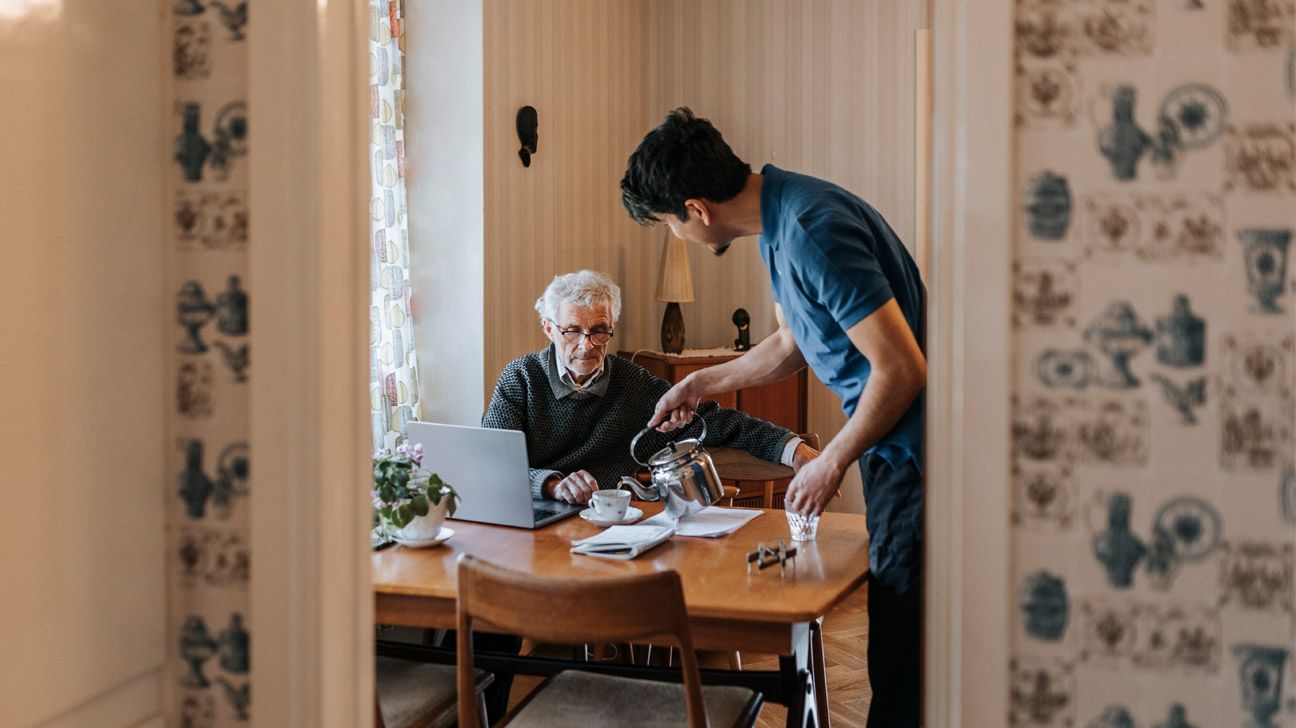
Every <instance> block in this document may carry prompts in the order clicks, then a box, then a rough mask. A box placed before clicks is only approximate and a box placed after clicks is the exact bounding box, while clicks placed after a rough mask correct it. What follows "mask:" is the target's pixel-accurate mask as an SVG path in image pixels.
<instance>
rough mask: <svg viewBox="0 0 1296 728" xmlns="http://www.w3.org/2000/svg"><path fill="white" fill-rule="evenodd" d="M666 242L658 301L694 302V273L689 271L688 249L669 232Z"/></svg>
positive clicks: (659, 278) (658, 277)
mask: <svg viewBox="0 0 1296 728" xmlns="http://www.w3.org/2000/svg"><path fill="white" fill-rule="evenodd" d="M665 242H666V244H665V245H664V246H663V247H662V259H661V271H660V272H659V273H658V274H657V300H658V301H669V302H675V303H688V302H690V301H692V300H693V271H692V270H690V269H689V259H688V248H687V247H686V245H685V243H684V241H683V240H680V239H679V238H677V237H675V236H674V235H671V234H670V232H669V231H668V232H667V233H666V241H665Z"/></svg>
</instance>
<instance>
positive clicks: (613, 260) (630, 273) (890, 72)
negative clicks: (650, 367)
mask: <svg viewBox="0 0 1296 728" xmlns="http://www.w3.org/2000/svg"><path fill="white" fill-rule="evenodd" d="M485 16H486V17H485V38H486V42H485V45H486V69H485V79H486V89H487V90H486V101H485V105H486V151H485V159H486V172H485V176H486V197H485V204H486V219H485V227H486V243H485V245H486V255H485V259H486V263H485V280H486V331H487V336H486V355H485V368H486V372H485V379H486V384H487V390H488V391H489V389H490V387H491V385H492V384H493V382H494V381H495V378H496V376H497V375H498V373H499V370H500V368H501V367H502V366H503V365H504V364H505V363H506V362H507V361H509V360H510V359H512V358H513V357H515V356H517V355H519V354H522V353H525V352H527V351H531V350H534V349H536V348H539V347H540V346H542V345H544V339H543V337H542V336H541V335H540V333H539V327H538V326H537V325H536V319H535V315H534V313H533V312H532V311H531V304H532V302H533V301H534V300H535V298H536V296H537V295H538V294H539V293H540V291H541V290H542V289H543V287H544V286H545V284H546V283H547V282H548V281H549V279H550V278H551V277H552V276H553V275H554V274H556V273H560V272H566V271H570V270H574V269H576V268H580V267H591V268H598V269H602V270H605V271H607V272H609V273H610V274H612V275H613V276H614V277H615V278H616V279H617V280H618V282H619V283H621V285H622V287H623V294H624V297H625V306H624V311H623V313H622V318H621V322H620V325H619V327H618V339H617V342H616V344H615V346H617V347H618V348H626V349H636V348H656V347H657V346H658V336H659V330H660V326H661V316H662V312H663V310H664V306H665V304H662V303H658V302H657V301H656V300H654V296H653V294H654V292H655V286H656V280H657V267H658V265H659V260H660V255H661V233H660V232H659V231H649V230H641V229H639V228H637V227H635V226H634V225H633V224H632V223H631V222H630V220H629V218H628V217H627V216H626V214H625V212H624V210H623V209H622V207H621V203H620V198H619V193H618V186H617V184H618V182H619V181H620V178H621V175H622V174H623V173H624V171H625V161H626V158H627V157H628V156H629V154H630V152H631V151H633V149H634V147H635V145H636V144H637V143H638V142H639V140H640V139H641V138H642V136H643V134H644V133H645V132H646V131H647V130H648V129H649V128H651V126H653V125H654V124H656V123H657V122H658V121H659V120H660V118H661V117H662V116H663V115H664V114H665V113H666V112H667V111H668V110H670V109H671V108H673V107H675V106H679V105H689V106H691V107H692V108H693V109H694V111H696V112H697V113H699V114H700V115H702V116H706V117H707V118H710V119H711V120H712V121H713V122H714V123H715V124H716V126H717V127H719V128H720V129H721V131H722V132H724V134H725V136H726V139H728V140H729V142H730V144H731V146H733V147H734V149H735V151H736V152H737V153H738V154H739V155H740V156H742V157H743V158H745V159H747V160H748V161H750V162H751V163H752V165H753V166H754V167H756V168H757V169H759V167H760V166H761V165H762V164H764V163H766V162H773V163H775V164H777V165H779V166H782V167H784V168H785V169H790V170H795V171H799V172H805V173H808V174H814V175H817V176H821V177H824V178H827V179H830V180H833V181H835V182H837V183H839V184H841V185H843V186H845V187H846V188H848V189H850V190H852V191H853V192H856V193H857V194H860V195H861V196H863V197H864V198H865V199H867V200H869V201H870V202H871V203H873V204H874V205H875V206H876V207H877V208H878V209H879V210H881V211H882V213H883V214H884V215H885V216H886V217H887V218H888V220H890V222H891V223H892V225H893V226H894V227H895V229H896V231H897V232H898V233H899V234H900V236H901V237H902V238H903V239H905V240H906V241H907V242H908V241H911V240H912V238H913V234H914V194H913V190H914V114H913V108H914V64H913V59H914V31H915V30H916V29H918V28H920V27H923V25H924V24H925V9H924V7H923V4H922V3H920V2H917V0H915V1H914V2H895V1H892V0H868V1H864V0H838V1H834V2H797V3H784V2H746V1H738V0H704V1H699V0H689V1H688V2H685V1H684V0H657V1H655V2H650V3H642V2H611V3H609V2H592V1H589V0H584V1H582V2H564V3H556V2H538V3H518V2H507V1H506V0H493V1H491V2H487V7H486V13H485ZM528 103H529V104H531V105H533V106H535V107H536V108H537V110H538V111H539V114H540V152H539V154H537V155H536V157H535V159H534V160H533V163H532V166H531V168H530V169H524V168H523V167H522V165H521V164H520V163H519V161H518V159H517V155H516V151H517V147H518V144H517V137H516V134H515V132H514V127H513V123H514V122H513V114H514V112H515V111H516V109H517V108H518V107H519V106H521V105H523V104H528ZM690 259H691V262H692V268H693V277H694V278H693V288H694V295H695V299H696V300H695V301H694V302H693V303H691V304H684V306H683V310H684V319H685V325H686V331H687V346H688V347H690V348H706V347H715V346H726V345H729V344H730V343H731V342H732V340H733V338H734V328H733V325H732V324H731V323H730V316H731V314H732V313H733V310H734V309H735V308H738V307H743V308H746V309H747V310H748V311H749V312H750V313H751V314H752V323H753V326H752V329H753V337H754V339H756V340H759V339H760V338H763V337H764V336H767V335H768V334H769V333H770V332H771V331H772V330H773V318H774V316H773V302H772V298H771V296H770V293H769V281H768V278H767V275H766V272H765V269H764V266H763V264H762V263H761V262H760V256H759V255H758V253H757V250H756V245H755V240H754V239H752V241H751V244H740V245H738V246H736V247H735V248H734V249H732V250H731V251H730V252H729V253H728V254H727V255H726V256H725V257H724V258H721V259H715V258H713V257H712V256H710V255H708V254H706V253H705V252H704V251H702V250H701V249H700V248H696V247H694V248H693V249H692V250H691V251H690ZM842 422H844V418H843V417H842V415H841V408H840V403H839V402H838V400H837V398H836V397H835V396H833V395H832V394H831V393H829V392H828V391H827V390H826V389H825V388H823V387H822V386H820V385H818V384H817V383H816V384H815V386H814V387H812V394H811V420H810V426H811V429H812V430H815V431H817V432H819V433H821V434H824V435H829V436H830V435H832V434H835V433H836V431H837V430H838V429H839V428H840V426H841V424H842ZM852 478H854V480H853V481H852V484H851V485H850V486H849V487H847V488H846V489H845V491H846V492H847V495H848V498H847V500H845V501H843V503H842V505H843V507H846V508H848V509H850V510H859V509H861V508H862V496H861V494H860V491H859V487H858V478H857V476H854V475H853V476H852Z"/></svg>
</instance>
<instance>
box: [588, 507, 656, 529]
mask: <svg viewBox="0 0 1296 728" xmlns="http://www.w3.org/2000/svg"><path fill="white" fill-rule="evenodd" d="M580 517H581V518H584V519H585V520H587V521H589V522H590V523H592V524H594V525H595V526H624V525H627V524H630V523H634V522H635V521H637V520H639V519H640V518H643V511H642V510H640V509H638V508H635V507H634V506H630V507H629V508H626V514H625V518H622V519H621V520H619V521H604V520H603V519H601V518H599V517H598V516H597V515H595V513H594V509H593V508H586V509H585V510H583V511H581V512H580Z"/></svg>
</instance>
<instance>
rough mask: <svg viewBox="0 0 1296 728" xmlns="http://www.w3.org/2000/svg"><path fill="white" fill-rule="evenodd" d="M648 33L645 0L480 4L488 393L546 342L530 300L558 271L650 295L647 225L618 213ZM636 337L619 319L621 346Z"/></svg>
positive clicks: (632, 300)
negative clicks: (528, 135)
mask: <svg viewBox="0 0 1296 728" xmlns="http://www.w3.org/2000/svg"><path fill="white" fill-rule="evenodd" d="M647 28H648V4H647V3H645V2H641V1H634V2H606V0H544V1H542V2H516V1H513V2H510V1H509V0H487V2H486V5H485V12H484V35H485V54H486V55H485V73H484V76H485V83H486V94H485V117H486V118H485V123H486V134H485V153H484V159H485V167H486V168H485V189H486V194H485V256H484V257H485V276H484V277H485V308H486V316H485V330H486V332H485V333H486V336H485V339H486V352H485V380H486V394H487V396H488V397H489V395H490V390H491V389H492V388H493V386H494V383H495V380H496V378H497V377H498V376H499V372H500V370H501V369H502V368H503V366H504V365H505V364H506V363H508V361H509V360H511V359H513V358H514V357H516V356H519V355H521V354H524V353H527V352H530V351H534V350H536V349H539V348H540V347H541V346H543V345H544V344H545V339H544V337H543V336H542V335H541V333H540V326H539V322H538V321H537V318H536V314H535V311H534V310H533V309H532V304H533V303H534V302H535V299H536V298H537V297H538V296H539V294H540V292H541V291H543V290H544V287H545V286H546V285H547V284H548V283H549V281H550V279H552V278H553V276H554V275H556V274H558V273H566V272H569V271H572V270H575V269H578V268H594V269H598V270H603V271H606V272H607V273H609V274H611V275H612V276H613V277H615V278H616V279H617V280H618V281H619V282H620V283H621V284H622V286H623V288H624V296H625V300H626V304H627V308H635V307H641V306H644V305H645V302H647V301H648V300H650V299H649V296H650V293H651V291H650V289H649V286H650V285H652V284H653V283H654V281H651V280H645V279H644V278H643V277H642V276H641V275H639V274H638V271H639V269H640V268H641V266H640V265H639V264H638V263H637V260H638V256H639V255H641V253H642V249H643V243H644V241H645V240H646V239H647V238H646V233H647V231H646V230H643V229H641V228H640V227H639V226H637V225H635V224H634V223H633V222H632V221H631V220H630V218H629V217H628V216H626V214H625V212H624V211H623V209H622V207H621V201H620V192H619V187H618V183H619V182H620V180H621V175H622V174H624V172H625V160H626V157H627V156H629V153H630V151H631V150H632V149H633V148H634V145H635V143H636V142H637V141H638V139H639V138H640V137H641V136H642V135H643V132H644V131H645V128H646V127H645V125H646V123H647V120H648V119H649V115H648V114H647V113H646V104H647V101H648V97H647V94H646V93H645V91H646V89H645V82H646V78H647V70H646V69H647V58H648V49H647ZM528 104H529V105H531V106H534V107H535V108H536V110H537V112H538V113H539V119H540V142H539V151H538V153H537V154H536V155H535V156H534V157H533V158H532V160H531V166H530V167H529V168H524V167H523V166H522V163H521V161H520V160H519V159H518V156H517V150H518V147H519V146H520V145H519V144H518V139H517V132H516V131H515V126H514V118H515V114H516V113H517V109H518V108H520V107H522V106H525V105H528ZM627 323H628V324H632V322H627ZM423 330H424V331H426V329H423ZM642 335H643V332H642V331H638V330H636V329H635V327H634V326H633V325H628V326H623V327H622V328H621V329H620V331H619V336H620V339H619V341H618V344H617V345H625V344H626V342H633V341H636V340H640V339H641V338H642ZM465 338H466V340H469V341H471V340H472V338H473V336H472V335H468V336H466V337H465ZM424 371H428V370H427V369H426V365H425V366H424ZM429 375H431V373H430V372H429Z"/></svg>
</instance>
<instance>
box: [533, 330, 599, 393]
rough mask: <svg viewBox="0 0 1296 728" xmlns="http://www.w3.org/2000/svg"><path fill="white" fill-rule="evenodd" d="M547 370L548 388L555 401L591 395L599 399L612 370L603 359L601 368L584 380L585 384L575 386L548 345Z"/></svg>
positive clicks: (556, 353) (556, 354) (551, 345)
mask: <svg viewBox="0 0 1296 728" xmlns="http://www.w3.org/2000/svg"><path fill="white" fill-rule="evenodd" d="M546 362H547V363H548V365H549V366H548V367H547V368H548V369H549V387H550V388H551V389H552V390H553V394H554V398H555V399H563V398H565V397H569V396H571V395H573V394H593V395H597V396H599V397H602V396H603V395H605V394H607V391H608V385H609V383H610V382H611V380H612V370H611V368H610V367H608V364H607V358H606V357H604V359H603V368H601V369H599V370H598V371H597V372H594V375H593V376H591V377H590V378H589V379H587V380H585V383H584V384H583V385H582V384H577V383H576V380H575V379H572V376H571V373H570V372H568V371H567V367H565V366H562V365H560V364H559V363H558V352H557V351H556V350H555V348H554V345H553V344H550V345H549V356H548V357H546Z"/></svg>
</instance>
